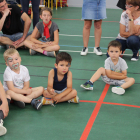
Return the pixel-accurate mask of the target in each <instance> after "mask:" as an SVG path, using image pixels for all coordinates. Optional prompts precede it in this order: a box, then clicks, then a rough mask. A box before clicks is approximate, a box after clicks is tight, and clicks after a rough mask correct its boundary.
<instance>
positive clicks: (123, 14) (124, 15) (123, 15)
mask: <svg viewBox="0 0 140 140" xmlns="http://www.w3.org/2000/svg"><path fill="white" fill-rule="evenodd" d="M121 16H122V17H123V18H125V19H126V18H128V14H126V11H124V12H122V14H121Z"/></svg>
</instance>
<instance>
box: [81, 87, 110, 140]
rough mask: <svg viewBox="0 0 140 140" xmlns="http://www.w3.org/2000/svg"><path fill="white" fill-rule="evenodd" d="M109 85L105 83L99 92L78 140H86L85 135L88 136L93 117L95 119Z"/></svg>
mask: <svg viewBox="0 0 140 140" xmlns="http://www.w3.org/2000/svg"><path fill="white" fill-rule="evenodd" d="M109 86H110V85H108V84H106V85H105V88H104V90H103V92H102V94H101V96H100V98H99V100H98V102H97V104H96V106H95V108H94V110H93V112H92V114H91V116H90V118H89V120H88V123H87V125H86V127H85V129H84V131H83V133H82V135H81V138H80V140H86V139H87V137H88V135H89V133H90V130H91V128H92V126H93V124H94V121H95V119H96V117H97V115H98V113H99V110H100V108H101V105H102V103H103V100H104V98H105V96H106V94H107V91H108V89H109Z"/></svg>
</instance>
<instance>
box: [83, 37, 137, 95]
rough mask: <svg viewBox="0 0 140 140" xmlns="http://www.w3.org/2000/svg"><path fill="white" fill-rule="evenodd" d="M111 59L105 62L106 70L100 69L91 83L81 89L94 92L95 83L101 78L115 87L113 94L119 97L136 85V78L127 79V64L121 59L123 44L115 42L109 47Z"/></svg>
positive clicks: (88, 82) (85, 84)
mask: <svg viewBox="0 0 140 140" xmlns="http://www.w3.org/2000/svg"><path fill="white" fill-rule="evenodd" d="M108 54H109V56H110V57H109V58H107V59H106V60H105V68H103V67H101V68H99V69H98V70H97V71H96V72H95V73H94V75H93V76H92V77H91V79H90V80H89V81H87V82H86V83H84V84H82V85H81V87H82V88H84V89H87V90H93V83H94V82H95V81H97V80H98V79H99V78H100V76H101V78H102V80H103V81H104V82H105V83H107V84H109V85H115V86H116V87H112V92H113V93H116V94H118V95H122V94H124V93H125V89H126V88H129V87H130V86H132V85H133V84H134V83H135V80H134V78H129V77H127V68H128V66H127V64H126V62H125V60H124V59H122V58H120V57H119V56H120V55H121V44H120V42H118V41H116V40H113V41H111V42H110V43H109V45H108Z"/></svg>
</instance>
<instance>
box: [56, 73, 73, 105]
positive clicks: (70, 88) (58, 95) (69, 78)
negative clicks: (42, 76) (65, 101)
mask: <svg viewBox="0 0 140 140" xmlns="http://www.w3.org/2000/svg"><path fill="white" fill-rule="evenodd" d="M71 91H72V73H71V71H69V72H68V74H67V89H66V90H65V91H63V92H62V93H60V94H57V95H56V96H55V97H54V98H53V100H54V101H55V102H56V103H57V102H59V100H60V99H61V98H63V97H64V96H66V95H68V94H69V93H70V92H71Z"/></svg>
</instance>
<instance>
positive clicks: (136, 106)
mask: <svg viewBox="0 0 140 140" xmlns="http://www.w3.org/2000/svg"><path fill="white" fill-rule="evenodd" d="M103 104H109V105H120V106H128V107H135V108H140V106H138V105H129V104H121V103H111V102H103Z"/></svg>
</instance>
